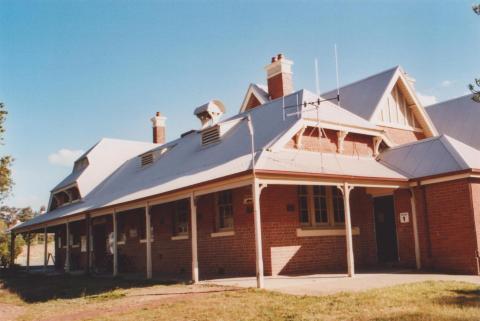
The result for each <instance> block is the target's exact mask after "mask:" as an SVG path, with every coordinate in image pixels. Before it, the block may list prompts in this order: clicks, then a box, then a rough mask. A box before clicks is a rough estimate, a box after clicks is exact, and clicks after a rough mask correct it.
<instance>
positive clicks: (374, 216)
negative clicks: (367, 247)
mask: <svg viewBox="0 0 480 321" xmlns="http://www.w3.org/2000/svg"><path fill="white" fill-rule="evenodd" d="M384 197H391V198H392V202H393V227H394V231H395V242H394V243H395V250H396V254H397V255H396V258H395V260H394V261H391V262H388V261H387V262H381V261H380V259H379V255H378V254H379V253H378V237H377V217H376V213H375V200H376V199H378V198H384ZM372 199H373V203H372V208H373V230H374V234H375V250H376V252H377V255H376V257H377V263H398V262H400V245H399V243H398V230H397V216H396V213H397V209H396V206H395V195H394V194H393V193H392V194H382V195H376V196H372Z"/></svg>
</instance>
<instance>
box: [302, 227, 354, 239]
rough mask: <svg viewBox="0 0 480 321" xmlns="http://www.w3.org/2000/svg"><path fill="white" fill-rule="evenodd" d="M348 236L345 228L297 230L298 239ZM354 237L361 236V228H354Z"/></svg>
mask: <svg viewBox="0 0 480 321" xmlns="http://www.w3.org/2000/svg"><path fill="white" fill-rule="evenodd" d="M345 234H346V232H345V228H338V227H334V228H328V227H324V228H321V227H320V228H311V227H309V228H297V237H312V236H342V235H343V236H344V235H345ZM352 235H360V228H359V227H357V226H354V227H352Z"/></svg>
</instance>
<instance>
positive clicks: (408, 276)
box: [202, 271, 480, 295]
mask: <svg viewBox="0 0 480 321" xmlns="http://www.w3.org/2000/svg"><path fill="white" fill-rule="evenodd" d="M431 280H432V281H463V282H469V283H475V284H478V285H479V286H480V277H479V276H472V275H448V274H424V273H415V272H412V271H402V272H392V273H358V274H356V275H355V277H353V278H349V277H347V276H346V275H345V274H315V275H305V276H291V277H290V276H277V277H266V278H265V288H266V289H267V290H272V291H278V292H283V293H288V294H296V295H326V294H332V293H338V292H358V291H365V290H369V289H375V288H382V287H388V286H393V285H397V284H405V283H413V282H422V281H431ZM202 283H205V284H216V285H223V286H238V287H255V286H256V279H255V278H254V277H245V278H230V279H216V280H208V281H203V282H202Z"/></svg>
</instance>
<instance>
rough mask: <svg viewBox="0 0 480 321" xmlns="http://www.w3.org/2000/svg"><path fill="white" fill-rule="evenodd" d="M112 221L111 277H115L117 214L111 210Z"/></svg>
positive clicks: (116, 268)
mask: <svg viewBox="0 0 480 321" xmlns="http://www.w3.org/2000/svg"><path fill="white" fill-rule="evenodd" d="M112 221H113V244H112V252H113V276H117V275H118V250H117V212H116V211H115V210H113V214H112Z"/></svg>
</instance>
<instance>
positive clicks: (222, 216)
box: [216, 191, 233, 231]
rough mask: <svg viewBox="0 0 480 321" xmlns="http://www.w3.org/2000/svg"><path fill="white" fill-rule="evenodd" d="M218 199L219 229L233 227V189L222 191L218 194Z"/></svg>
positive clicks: (230, 228)
mask: <svg viewBox="0 0 480 321" xmlns="http://www.w3.org/2000/svg"><path fill="white" fill-rule="evenodd" d="M216 199H217V230H219V231H223V230H232V229H233V204H232V191H222V192H218V193H217V194H216Z"/></svg>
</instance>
